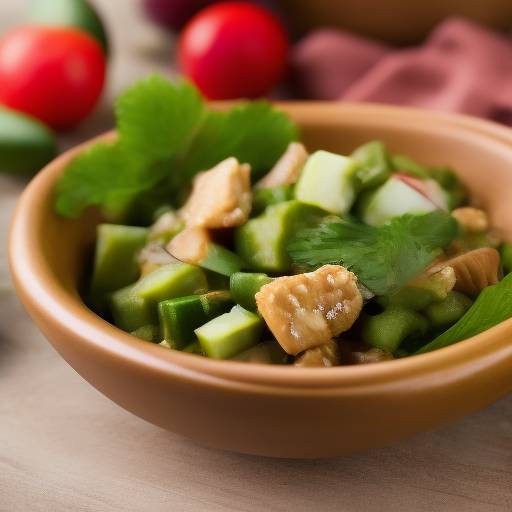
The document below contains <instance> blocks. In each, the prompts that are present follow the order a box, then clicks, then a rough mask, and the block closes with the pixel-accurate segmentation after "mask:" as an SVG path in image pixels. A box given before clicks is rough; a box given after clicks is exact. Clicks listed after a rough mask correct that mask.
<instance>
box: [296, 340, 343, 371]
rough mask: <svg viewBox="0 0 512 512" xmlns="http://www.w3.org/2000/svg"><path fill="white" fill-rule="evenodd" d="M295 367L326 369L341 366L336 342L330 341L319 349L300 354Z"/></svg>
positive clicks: (309, 349) (315, 348)
mask: <svg viewBox="0 0 512 512" xmlns="http://www.w3.org/2000/svg"><path fill="white" fill-rule="evenodd" d="M293 364H294V366H302V367H311V368H314V367H320V368H322V367H325V366H338V365H339V364H340V351H339V349H338V343H337V341H336V340H329V341H328V342H327V343H324V344H323V345H319V346H318V347H313V348H308V349H307V350H304V352H302V353H301V354H299V355H298V356H297V357H296V358H295V361H294V363H293Z"/></svg>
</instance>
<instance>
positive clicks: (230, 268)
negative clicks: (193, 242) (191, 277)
mask: <svg viewBox="0 0 512 512" xmlns="http://www.w3.org/2000/svg"><path fill="white" fill-rule="evenodd" d="M197 264H198V265H199V266H200V267H203V268H206V269H208V270H212V271H213V272H217V273H218V274H222V275H223V276H227V277H229V276H231V275H232V274H234V273H235V272H240V270H242V268H243V267H244V266H245V264H244V262H243V260H242V259H241V258H240V256H238V255H237V254H235V253H234V252H233V251H230V250H229V249H226V248H225V247H223V246H222V245H219V244H215V243H212V244H210V245H209V246H208V252H207V253H206V256H205V257H204V259H202V260H201V261H200V262H198V263H197Z"/></svg>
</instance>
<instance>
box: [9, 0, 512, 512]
mask: <svg viewBox="0 0 512 512" xmlns="http://www.w3.org/2000/svg"><path fill="white" fill-rule="evenodd" d="M28 3H29V1H28V0H18V1H17V2H16V3H9V4H8V3H7V2H4V0H2V1H1V2H0V35H1V34H3V33H4V32H5V31H6V29H7V28H8V27H11V26H14V25H15V24H17V23H20V22H21V21H22V19H23V13H24V10H25V9H26V7H27V5H28ZM91 3H94V4H95V5H96V6H97V8H98V10H99V11H100V12H101V14H102V16H103V17H104V19H105V21H106V23H107V24H108V27H109V31H110V34H111V39H112V57H111V60H110V64H109V81H108V86H107V89H106V91H105V94H104V97H103V99H102V102H101V104H100V105H99V106H98V108H97V109H96V110H95V112H94V113H93V114H92V116H91V117H90V118H89V119H88V120H87V121H85V122H84V123H83V124H82V125H81V126H80V127H79V128H77V129H74V130H72V131H69V132H67V133H64V134H61V135H60V137H59V138H60V144H61V149H62V150H64V149H67V148H68V147H71V146H73V145H75V144H77V143H78V142H81V141H83V140H86V139H87V138H89V137H91V136H93V135H97V134H99V133H101V132H102V131H105V130H106V129H109V128H111V127H112V125H113V121H112V114H111V103H112V100H113V98H114V97H115V96H116V95H117V94H118V93H119V92H120V91H121V90H122V89H123V88H124V87H125V86H126V85H128V84H130V83H132V82H133V81H134V80H135V79H137V78H139V77H142V76H145V75H147V74H148V73H151V72H158V73H162V74H165V75H166V76H169V77H172V76H173V70H172V48H173V44H174V38H173V37H172V36H170V35H168V34H166V33H164V32H162V31H160V30H159V29H156V28H155V27H154V26H152V25H150V24H149V23H148V22H145V21H144V20H143V18H141V15H140V8H139V4H138V3H137V2H136V1H134V0H102V1H100V0H96V1H94V2H91ZM27 182H28V179H27V178H22V177H16V176H9V175H0V512H18V511H20V512H21V511H23V512H32V511H42V512H43V511H44V512H46V511H52V512H60V511H77V512H81V511H111V510H112V511H126V512H128V511H130V512H142V511H151V512H158V511H164V510H169V511H180V512H187V511H211V512H215V511H222V512H225V511H247V512H251V511H294V512H301V511H337V512H344V511H347V512H348V511H350V512H367V511H368V512H380V511H386V512H387V511H406V512H431V511H436V512H444V511H446V512H458V511H460V512H511V511H512V395H509V396H508V397H506V398H504V399H502V400H501V401H499V402H497V403H495V404H494V405H492V406H490V407H488V408H487V409H485V410H483V411H481V412H479V413H477V414H474V415H473V416H471V417H469V418H466V419H464V420H462V421H459V422H458V423H456V424H454V425H451V426H448V427H446V428H444V429H440V430H437V431H434V432H429V433H426V434H423V435H419V436H416V437H414V438H410V439H406V440H403V441H401V442H399V443H396V444H394V445H392V446H389V447H386V448H383V449H380V450H376V451H372V452H366V453H361V454H356V455H351V456H348V457H340V458H334V459H326V460H288V459H271V458H264V457H255V456H249V455H240V454H236V453H230V452H224V451H219V450H215V449H211V448H207V447H204V446H200V445H198V444H196V443H194V442H192V441H189V440H187V439H184V438H181V437H178V436H177V435H174V434H171V433H169V432H166V431H164V430H161V429H160V428H157V427H155V426H153V425H151V424H149V423H146V422H145V421H143V420H141V419H139V418H137V417H135V416H133V415H131V414H129V413H128V412H126V411H124V410H123V409H121V408H120V407H118V406H117V405H115V404H114V403H112V402H110V401H109V400H108V399H107V398H105V397H104V396H103V395H101V394H100V393H99V392H97V391H96V390H95V389H94V388H92V387H91V386H90V385H89V384H88V383H87V382H85V381H84V380H83V379H82V378H81V377H80V376H79V375H78V374H76V373H75V372H74V370H72V369H71V368H70V367H69V366H68V365H67V364H66V363H65V362H64V361H63V360H62V359H61V358H60V356H59V355H58V354H57V353H56V352H55V351H54V350H53V348H52V347H51V346H50V345H49V343H48V342H47V341H46V340H45V339H44V338H43V336H42V335H41V334H40V333H39V331H38V330H37V328H36V327H35V326H34V324H33V323H32V321H31V320H30V318H29V317H28V315H27V314H26V313H25V311H24V310H23V307H22V306H21V304H20V302H19V299H18V297H17V295H16V292H15V291H14V289H13V286H12V282H11V278H10V274H9V268H8V263H7V232H8V227H9V222H10V218H11V215H12V212H13V209H14V207H15V204H16V201H17V199H18V197H19V195H20V194H21V192H22V191H23V189H24V187H25V186H26V184H27ZM511 373H512V368H511Z"/></svg>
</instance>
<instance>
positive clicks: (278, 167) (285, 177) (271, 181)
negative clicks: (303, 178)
mask: <svg viewBox="0 0 512 512" xmlns="http://www.w3.org/2000/svg"><path fill="white" fill-rule="evenodd" d="M308 157H309V155H308V152H307V151H306V148H305V147H304V145H303V144H301V143H300V142H290V144H288V148H287V149H286V151H285V152H284V153H283V155H282V156H281V158H280V159H279V160H278V161H277V162H276V163H275V165H274V167H272V169H270V171H269V172H268V173H267V174H266V175H265V176H264V177H263V178H262V179H261V180H260V181H258V183H256V187H257V188H271V187H277V186H278V185H291V184H292V183H295V182H296V181H297V180H298V179H299V176H300V173H301V172H302V168H303V167H304V165H305V164H306V160H307V159H308Z"/></svg>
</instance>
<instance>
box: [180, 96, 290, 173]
mask: <svg viewBox="0 0 512 512" xmlns="http://www.w3.org/2000/svg"><path fill="white" fill-rule="evenodd" d="M298 136H299V131H298V128H297V125H296V124H295V123H293V122H292V121H291V119H290V118H289V117H288V116H287V115H286V114H285V113H284V112H279V111H278V110H276V109H274V108H273V107H272V106H271V105H270V104H269V103H267V102H265V101H255V102H251V103H244V104H241V105H237V106H235V107H233V108H232V109H231V110H230V111H228V112H217V111H210V112H209V113H208V116H207V118H206V120H205V122H204V124H203V125H202V126H201V129H200V130H199V131H198V132H197V134H196V137H195V138H194V141H193V143H192V145H191V146H190V148H189V151H188V153H187V155H186V156H185V158H184V160H183V162H182V164H181V166H180V167H181V170H180V173H181V174H183V175H184V176H188V177H190V176H193V175H194V174H196V173H197V172H198V171H201V170H205V169H210V168H211V167H213V166H214V165H216V164H218V163H219V162H221V161H222V160H224V159H226V158H228V157H230V156H234V157H235V158H237V159H238V161H239V162H247V163H250V164H251V174H252V179H253V181H254V180H257V179H259V178H260V177H261V176H262V175H263V174H264V173H266V172H267V171H268V170H269V169H270V168H271V167H272V166H273V165H274V164H275V162H276V161H277V160H278V158H279V157H280V156H281V155H282V154H283V153H284V151H285V150H286V148H287V146H288V144H289V143H290V142H291V141H294V140H298Z"/></svg>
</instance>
